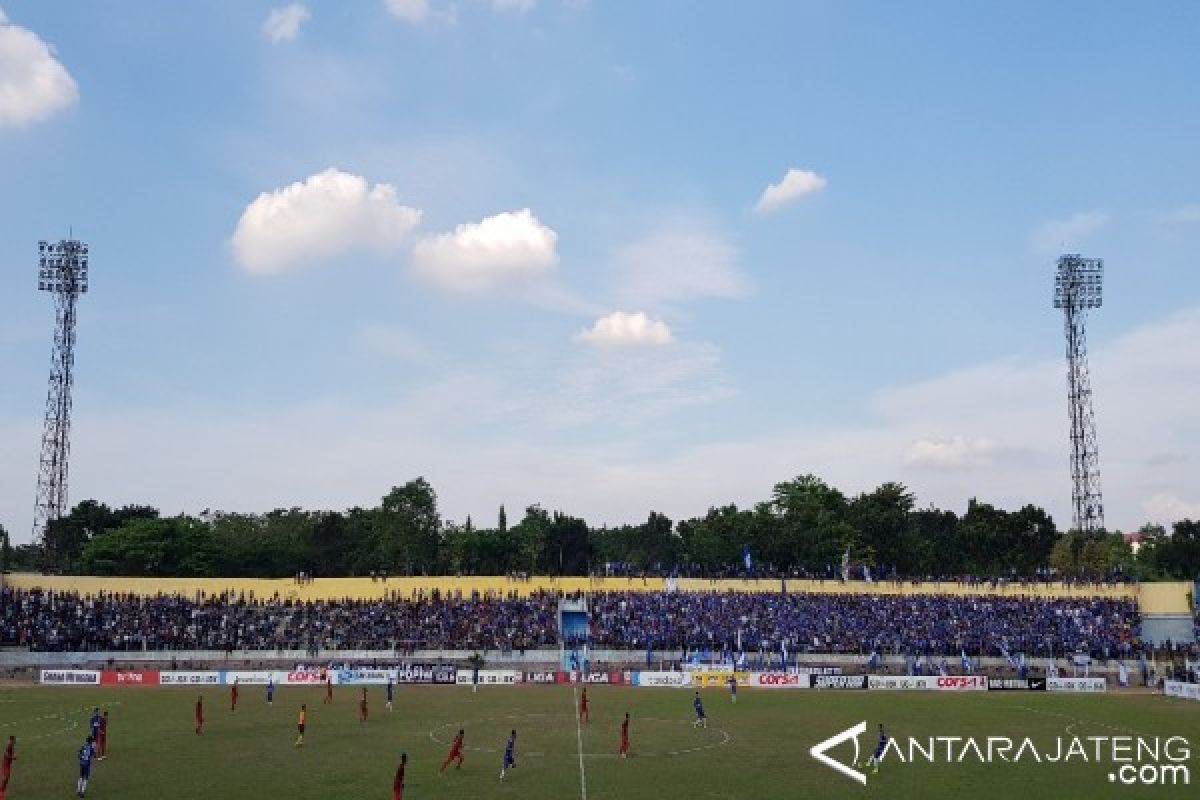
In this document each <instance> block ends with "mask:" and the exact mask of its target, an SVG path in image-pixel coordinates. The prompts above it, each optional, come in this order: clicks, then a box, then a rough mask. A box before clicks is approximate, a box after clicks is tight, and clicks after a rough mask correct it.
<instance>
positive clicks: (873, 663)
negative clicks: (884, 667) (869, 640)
mask: <svg viewBox="0 0 1200 800" xmlns="http://www.w3.org/2000/svg"><path fill="white" fill-rule="evenodd" d="M867 666H868V667H870V668H871V669H876V668H877V667H878V666H879V651H878V650H872V651H871V656H870V658H868V659H867Z"/></svg>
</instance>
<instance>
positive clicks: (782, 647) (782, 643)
mask: <svg viewBox="0 0 1200 800" xmlns="http://www.w3.org/2000/svg"><path fill="white" fill-rule="evenodd" d="M779 652H780V653H782V654H783V668H784V669H785V670H786V669H787V664H788V660H787V656H788V653H787V641H785V640H784V639H780V640H779Z"/></svg>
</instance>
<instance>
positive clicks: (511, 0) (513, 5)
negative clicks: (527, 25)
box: [492, 0, 537, 14]
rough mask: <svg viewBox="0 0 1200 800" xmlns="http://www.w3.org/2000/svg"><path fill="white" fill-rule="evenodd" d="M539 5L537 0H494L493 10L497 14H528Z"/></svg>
mask: <svg viewBox="0 0 1200 800" xmlns="http://www.w3.org/2000/svg"><path fill="white" fill-rule="evenodd" d="M535 6H537V0H492V10H493V11H495V12H496V13H497V14H506V13H507V14H528V13H529V12H530V11H533V9H534V7H535Z"/></svg>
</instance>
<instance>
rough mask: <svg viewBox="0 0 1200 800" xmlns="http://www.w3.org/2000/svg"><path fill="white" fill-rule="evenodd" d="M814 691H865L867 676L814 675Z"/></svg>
mask: <svg viewBox="0 0 1200 800" xmlns="http://www.w3.org/2000/svg"><path fill="white" fill-rule="evenodd" d="M812 682H813V688H814V689H865V688H867V676H866V675H814V676H812Z"/></svg>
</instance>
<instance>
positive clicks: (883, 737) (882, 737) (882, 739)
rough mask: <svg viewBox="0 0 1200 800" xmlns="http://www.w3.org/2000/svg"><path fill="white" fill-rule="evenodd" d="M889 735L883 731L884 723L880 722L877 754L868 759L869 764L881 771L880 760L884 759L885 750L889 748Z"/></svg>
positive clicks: (874, 769) (876, 746)
mask: <svg viewBox="0 0 1200 800" xmlns="http://www.w3.org/2000/svg"><path fill="white" fill-rule="evenodd" d="M887 743H888V735H887V734H886V733H884V731H883V723H882V722H881V723H879V744H877V745H875V754H874V755H873V756H871V757H870V758H868V759H867V766H868V767H873V771H874V772H879V762H880V761H883V751H884V750H886V749H887Z"/></svg>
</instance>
